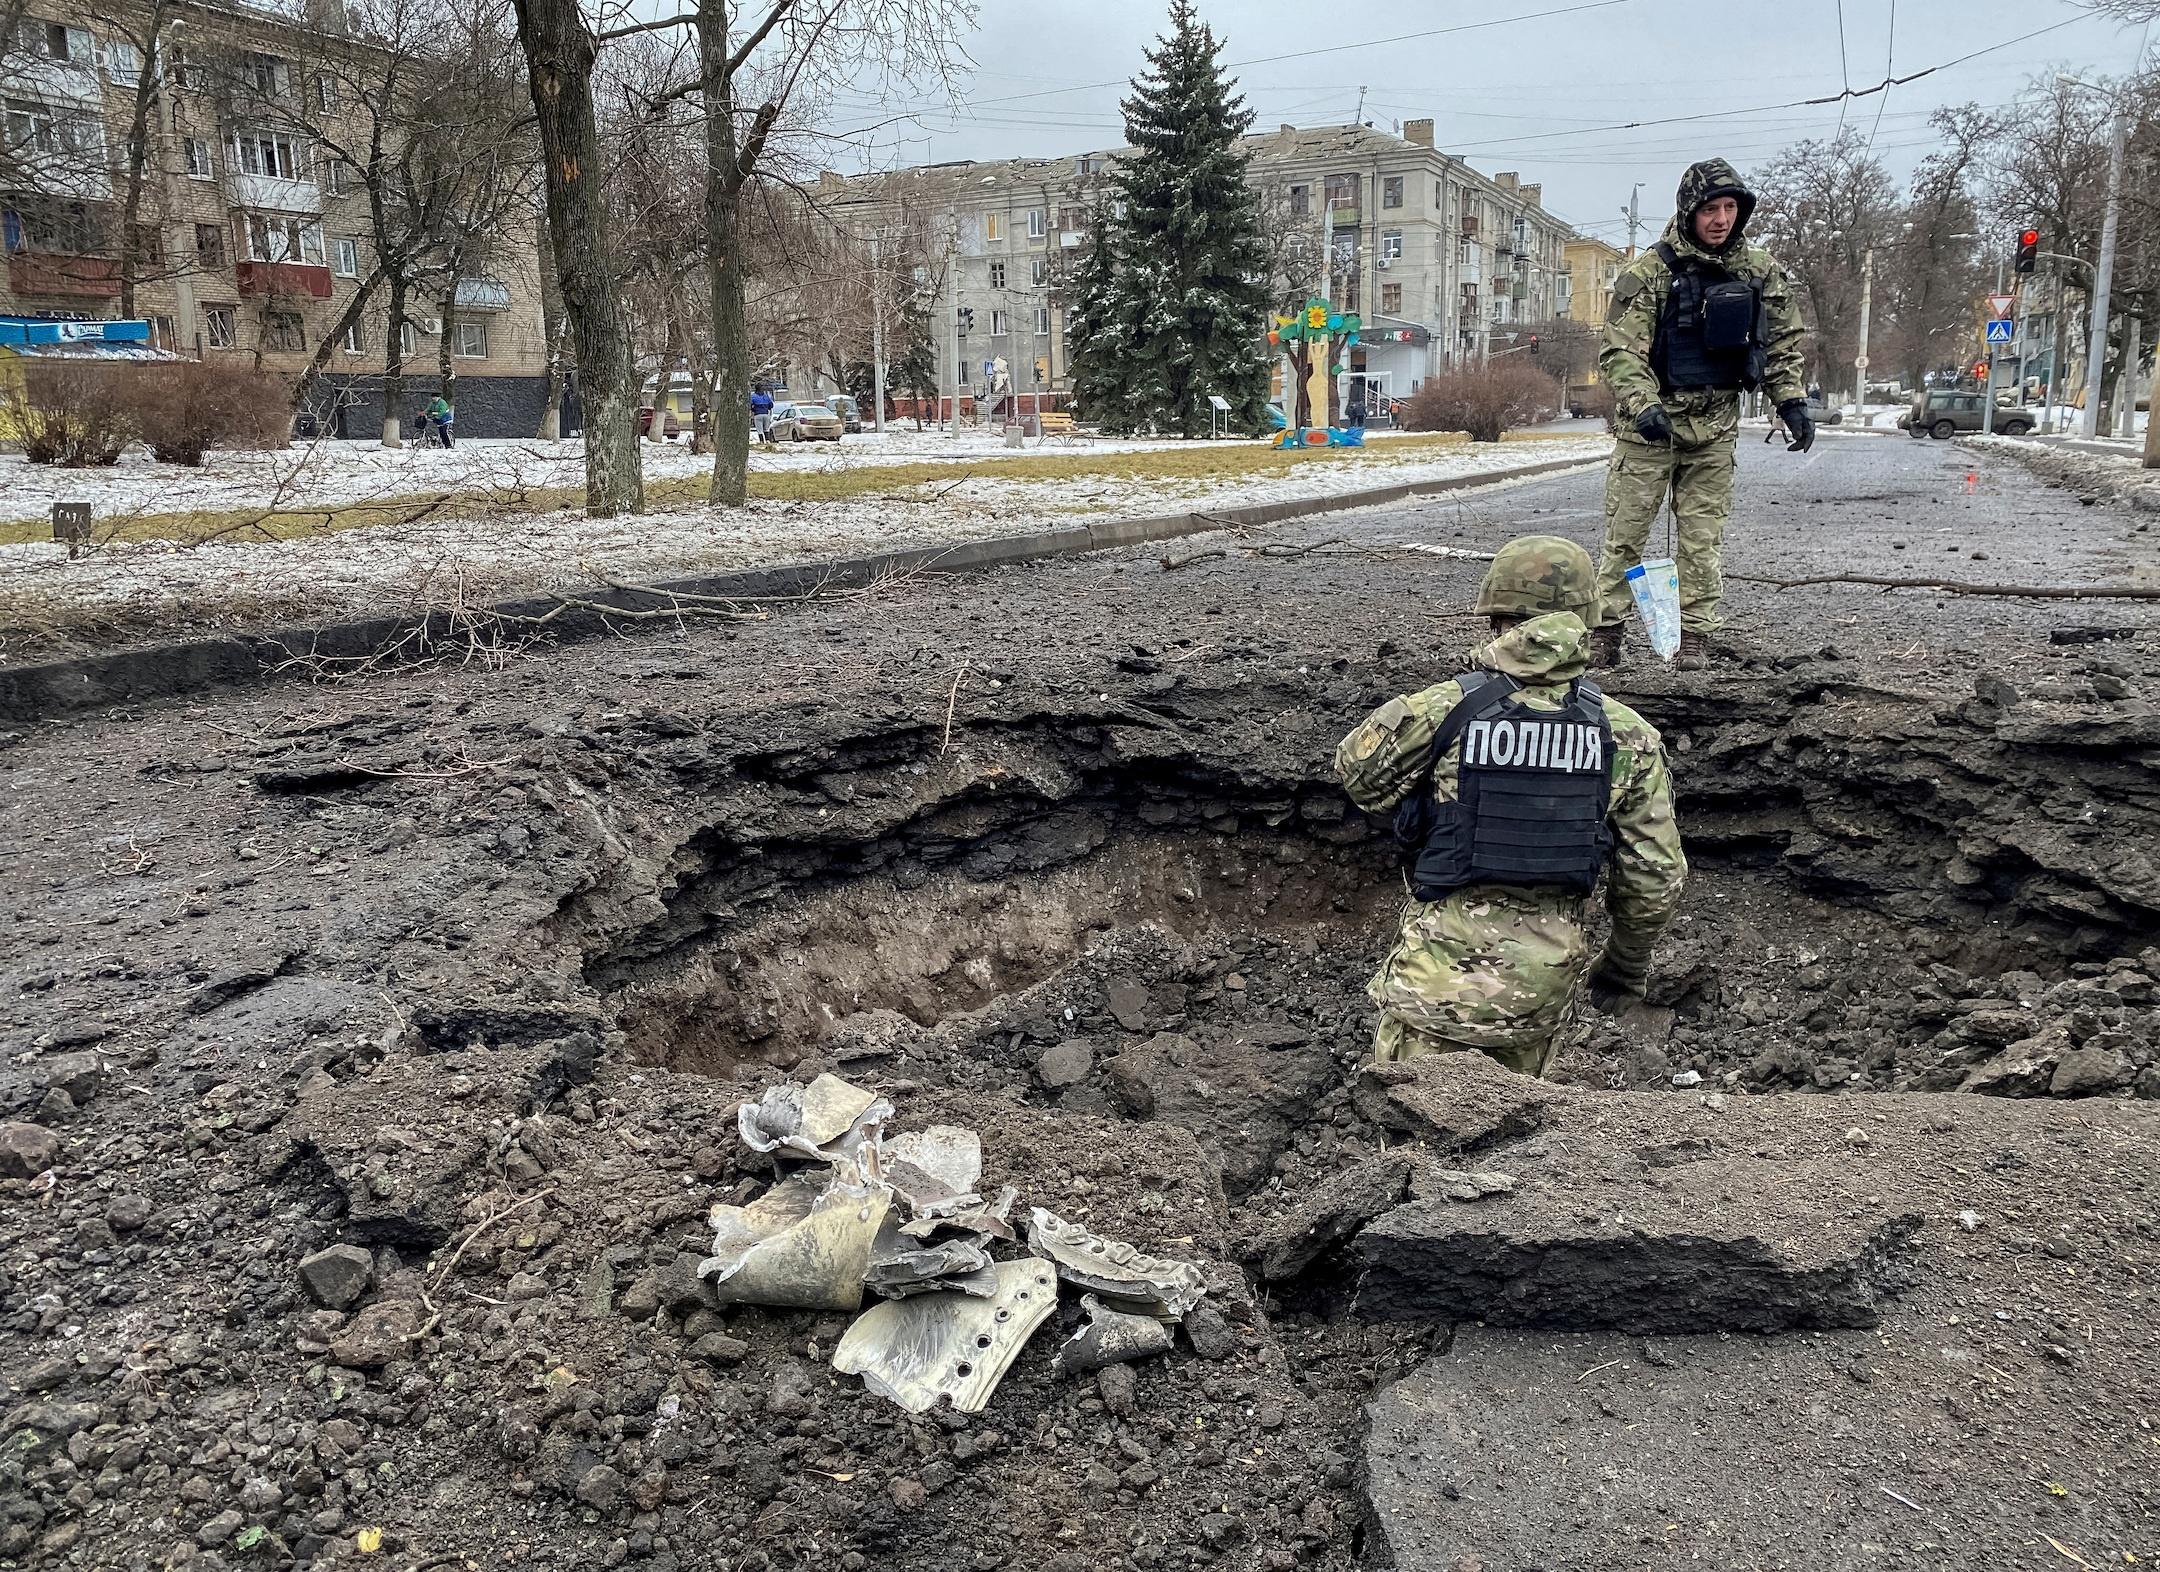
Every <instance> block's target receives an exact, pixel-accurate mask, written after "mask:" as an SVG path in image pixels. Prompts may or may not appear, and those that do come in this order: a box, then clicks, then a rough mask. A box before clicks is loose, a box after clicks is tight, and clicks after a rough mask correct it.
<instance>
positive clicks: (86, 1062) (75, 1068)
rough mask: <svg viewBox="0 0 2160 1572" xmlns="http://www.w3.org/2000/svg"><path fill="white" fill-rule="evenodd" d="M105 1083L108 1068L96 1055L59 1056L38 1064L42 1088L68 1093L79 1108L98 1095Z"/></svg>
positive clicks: (74, 1054) (58, 1054)
mask: <svg viewBox="0 0 2160 1572" xmlns="http://www.w3.org/2000/svg"><path fill="white" fill-rule="evenodd" d="M104 1080H105V1069H104V1066H103V1065H101V1064H100V1063H99V1062H98V1056H97V1055H96V1054H94V1053H56V1054H54V1055H52V1056H51V1057H50V1058H48V1059H45V1060H43V1061H41V1062H40V1063H39V1065H38V1085H40V1086H42V1087H44V1088H45V1089H46V1090H47V1091H55V1092H65V1093H67V1094H68V1096H69V1097H71V1098H73V1099H74V1100H75V1103H76V1106H78V1107H80V1106H81V1105H82V1104H84V1103H87V1102H88V1101H90V1099H91V1098H93V1097H95V1096H97V1094H98V1088H99V1087H100V1086H101V1085H103V1084H104Z"/></svg>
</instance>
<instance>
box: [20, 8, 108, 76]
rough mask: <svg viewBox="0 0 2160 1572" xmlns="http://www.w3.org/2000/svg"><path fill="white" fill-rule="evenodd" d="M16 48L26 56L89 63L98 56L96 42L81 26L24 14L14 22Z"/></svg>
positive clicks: (77, 63) (76, 63)
mask: <svg viewBox="0 0 2160 1572" xmlns="http://www.w3.org/2000/svg"><path fill="white" fill-rule="evenodd" d="M15 47H16V48H18V49H20V50H21V51H22V52H23V53H24V54H26V55H37V56H40V57H42V58H44V59H47V60H61V61H66V62H68V63H70V64H73V65H88V64H90V62H91V61H92V60H93V59H94V58H95V57H96V52H97V44H96V42H95V40H93V39H92V38H91V36H90V35H89V34H88V33H86V32H84V31H83V30H82V29H81V28H79V27H69V26H68V25H67V24H66V23H64V22H40V21H37V20H35V19H34V18H31V17H27V16H26V17H22V18H21V19H19V20H18V21H17V22H16V23H15Z"/></svg>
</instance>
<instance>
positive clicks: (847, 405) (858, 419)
mask: <svg viewBox="0 0 2160 1572" xmlns="http://www.w3.org/2000/svg"><path fill="white" fill-rule="evenodd" d="M825 407H826V408H827V409H829V410H831V411H832V412H833V413H834V414H835V415H838V416H839V417H840V425H841V428H842V429H843V430H845V431H849V432H857V431H861V430H862V428H863V423H862V410H861V409H860V408H858V407H857V405H856V403H855V401H854V400H853V399H851V398H849V397H848V396H847V395H846V394H845V393H835V394H834V395H833V396H832V397H831V398H829V399H827V400H826V401H825Z"/></svg>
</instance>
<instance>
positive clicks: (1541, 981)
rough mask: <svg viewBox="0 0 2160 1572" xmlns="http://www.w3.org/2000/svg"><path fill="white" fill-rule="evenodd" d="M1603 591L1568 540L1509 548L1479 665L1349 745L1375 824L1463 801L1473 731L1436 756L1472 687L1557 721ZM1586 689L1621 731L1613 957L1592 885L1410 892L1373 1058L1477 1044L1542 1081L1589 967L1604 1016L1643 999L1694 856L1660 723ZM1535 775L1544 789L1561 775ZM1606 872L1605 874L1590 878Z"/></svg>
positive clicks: (1352, 781)
mask: <svg viewBox="0 0 2160 1572" xmlns="http://www.w3.org/2000/svg"><path fill="white" fill-rule="evenodd" d="M1594 585H1595V575H1594V571H1593V569H1592V567H1591V563H1590V555H1589V553H1588V552H1586V551H1584V550H1583V549H1582V547H1580V546H1578V545H1576V544H1574V543H1573V542H1572V541H1566V540H1561V539H1559V538H1557V537H1555V536H1551V535H1531V536H1525V537H1524V538H1522V539H1520V540H1515V541H1511V542H1510V543H1509V544H1508V545H1507V546H1506V547H1504V548H1502V550H1501V551H1500V552H1499V553H1498V555H1497V556H1496V558H1495V560H1494V562H1493V565H1492V570H1491V571H1490V572H1489V573H1488V574H1487V575H1486V577H1485V582H1484V585H1483V587H1482V588H1481V589H1480V590H1479V592H1478V599H1477V606H1476V609H1477V610H1478V611H1480V612H1482V613H1484V614H1486V615H1487V616H1488V617H1490V618H1491V627H1492V633H1493V637H1492V638H1491V639H1490V641H1489V642H1487V643H1485V644H1483V645H1481V646H1480V647H1479V648H1478V649H1476V650H1475V651H1473V652H1472V655H1471V662H1472V665H1473V667H1474V668H1475V669H1474V670H1473V671H1471V672H1466V673H1465V674H1464V675H1463V676H1462V677H1459V678H1456V679H1454V680H1452V681H1448V682H1443V683H1441V684H1439V685H1438V686H1437V687H1431V688H1427V689H1425V690H1424V691H1423V692H1422V693H1413V694H1408V695H1405V696H1404V697H1401V698H1396V699H1390V700H1389V701H1388V702H1387V703H1386V704H1384V705H1382V706H1381V707H1380V708H1379V709H1377V710H1375V711H1374V712H1373V713H1372V714H1371V715H1370V716H1368V717H1367V718H1366V720H1365V721H1364V723H1363V724H1362V725H1360V726H1359V727H1358V728H1357V730H1355V731H1353V732H1351V733H1350V735H1349V736H1348V737H1346V738H1344V739H1343V742H1342V745H1341V746H1340V747H1339V748H1337V749H1336V752H1335V769H1336V773H1337V774H1339V775H1340V776H1341V777H1342V781H1343V784H1344V786H1345V787H1346V788H1348V790H1349V793H1350V797H1351V800H1352V801H1354V802H1355V803H1356V804H1357V805H1358V806H1359V807H1360V808H1363V809H1364V810H1366V811H1367V812H1368V813H1388V812H1391V811H1396V810H1397V809H1398V808H1400V807H1401V805H1403V804H1404V803H1405V802H1406V800H1409V799H1412V798H1413V797H1414V796H1415V794H1417V793H1421V792H1429V793H1430V794H1431V797H1432V799H1433V801H1434V802H1435V803H1436V804H1448V803H1453V802H1455V801H1456V799H1457V797H1458V794H1459V786H1460V783H1461V781H1462V780H1463V778H1464V777H1463V773H1462V771H1463V759H1464V757H1465V750H1466V749H1468V748H1470V747H1472V745H1473V742H1474V740H1475V739H1474V734H1473V733H1466V732H1464V731H1463V730H1462V724H1463V723H1462V722H1461V720H1460V719H1459V718H1458V720H1457V722H1456V723H1455V725H1454V726H1453V728H1451V729H1452V730H1453V731H1454V732H1455V738H1454V740H1453V741H1452V742H1451V743H1449V744H1448V745H1447V746H1446V747H1445V748H1444V749H1443V750H1439V751H1436V750H1435V747H1434V743H1435V740H1436V737H1438V736H1439V735H1440V734H1441V732H1442V729H1443V723H1445V722H1446V721H1447V718H1448V716H1449V714H1450V712H1451V711H1453V710H1454V709H1455V708H1456V706H1457V705H1458V704H1463V703H1464V702H1465V700H1464V694H1465V691H1466V688H1465V685H1466V683H1468V684H1471V685H1472V688H1473V691H1474V692H1475V693H1477V694H1482V693H1486V692H1494V691H1498V692H1501V693H1502V694H1503V695H1505V690H1506V689H1507V688H1509V687H1513V689H1514V692H1513V693H1512V695H1506V696H1504V697H1503V698H1502V699H1501V700H1498V701H1496V702H1501V703H1505V704H1507V705H1510V706H1515V707H1514V708H1511V709H1509V710H1508V711H1507V713H1509V714H1514V715H1530V716H1533V717H1535V716H1546V717H1548V718H1549V717H1550V716H1551V715H1552V714H1553V713H1554V712H1558V711H1561V710H1562V709H1563V707H1564V706H1566V705H1568V704H1569V703H1570V701H1571V700H1576V699H1577V696H1578V691H1579V690H1578V688H1577V686H1576V684H1577V683H1578V681H1579V679H1581V678H1582V676H1583V673H1584V672H1585V670H1586V669H1587V668H1588V666H1589V638H1590V636H1589V630H1588V629H1587V628H1586V626H1585V625H1584V622H1583V617H1584V616H1585V615H1586V614H1587V613H1589V611H1590V610H1591V607H1592V606H1593V604H1594ZM1481 673H1482V674H1490V673H1500V674H1504V675H1505V676H1506V677H1507V678H1510V679H1512V682H1510V683H1496V684H1493V686H1492V687H1490V688H1486V687H1480V686H1477V685H1478V684H1481V683H1488V682H1491V679H1490V678H1489V677H1487V676H1481V675H1480V674H1481ZM1587 695H1588V698H1589V700H1590V701H1592V702H1594V703H1597V704H1602V706H1603V712H1604V718H1605V721H1606V723H1607V725H1608V726H1609V728H1610V754H1609V760H1608V762H1607V768H1609V771H1610V785H1609V787H1608V786H1606V785H1605V783H1604V777H1603V775H1602V774H1601V775H1600V777H1599V778H1598V780H1597V782H1596V784H1595V786H1594V787H1593V788H1592V789H1593V790H1595V791H1596V792H1597V793H1599V796H1597V797H1595V798H1593V803H1594V806H1593V807H1592V809H1591V814H1592V817H1593V819H1602V828H1603V830H1604V831H1607V832H1609V835H1610V840H1609V848H1610V850H1609V861H1608V862H1607V863H1606V865H1605V866H1606V878H1605V902H1606V907H1607V910H1608V911H1609V912H1610V914H1611V917H1612V933H1611V937H1610V938H1609V939H1608V940H1607V941H1606V944H1605V948H1604V950H1603V952H1602V953H1601V954H1600V955H1599V956H1598V958H1597V960H1596V962H1595V963H1594V964H1593V963H1592V962H1591V959H1590V954H1589V939H1588V935H1587V933H1586V932H1585V929H1584V922H1583V910H1584V905H1585V902H1586V893H1585V892H1586V891H1587V889H1588V887H1589V884H1588V881H1586V882H1584V883H1583V884H1582V885H1581V887H1579V888H1565V887H1562V886H1559V885H1555V884H1520V885H1516V884H1495V883H1470V884H1465V885H1464V886H1463V887H1461V888H1455V889H1450V890H1448V891H1446V892H1445V893H1444V894H1442V895H1440V897H1439V898H1438V899H1430V900H1421V899H1418V898H1417V895H1418V889H1417V886H1416V885H1415V884H1414V882H1413V884H1412V895H1411V899H1410V900H1409V901H1408V902H1407V903H1406V904H1405V906H1404V908H1403V913H1402V920H1401V930H1400V934H1399V936H1398V938H1397V940H1396V943H1395V947H1394V948H1393V949H1392V950H1391V951H1390V952H1389V954H1388V957H1387V959H1386V960H1385V961H1383V962H1382V963H1381V966H1380V970H1379V972H1378V973H1377V974H1376V975H1375V976H1374V977H1373V979H1372V982H1371V983H1370V984H1369V985H1368V987H1367V990H1366V991H1367V992H1368V993H1369V994H1370V995H1371V996H1372V998H1373V1000H1374V1002H1375V1003H1377V1004H1378V1005H1379V1006H1380V1028H1379V1033H1378V1037H1377V1039H1376V1042H1375V1047H1374V1052H1375V1056H1376V1057H1377V1058H1378V1059H1380V1060H1381V1061H1383V1062H1386V1061H1392V1060H1402V1059H1414V1058H1417V1057H1419V1056H1420V1055H1423V1054H1428V1053H1457V1052H1461V1051H1463V1050H1465V1049H1479V1050H1482V1051H1483V1052H1485V1053H1487V1054H1490V1055H1491V1056H1492V1057H1493V1058H1495V1059H1497V1060H1499V1061H1500V1062H1501V1063H1502V1064H1504V1065H1507V1066H1508V1067H1509V1068H1510V1069H1514V1070H1519V1071H1521V1072H1523V1073H1524V1074H1526V1075H1542V1074H1544V1073H1545V1069H1546V1067H1547V1066H1548V1065H1549V1064H1550V1063H1551V1062H1552V1059H1553V1056H1554V1052H1555V1050H1556V1048H1557V1046H1558V1039H1559V1037H1560V1034H1561V1029H1562V1028H1563V1027H1564V1026H1565V1025H1566V1024H1567V1023H1568V1021H1569V1018H1570V1015H1571V1012H1572V1009H1573V1006H1574V1002H1575V998H1576V994H1577V991H1578V989H1579V988H1580V986H1581V984H1582V982H1583V979H1584V975H1585V973H1588V974H1589V978H1590V992H1591V997H1592V1000H1593V1001H1594V1002H1597V1003H1599V1004H1601V1005H1609V1004H1611V1003H1613V1002H1615V1001H1617V1000H1618V999H1619V998H1622V997H1627V996H1634V997H1640V995H1641V994H1642V992H1643V987H1644V983H1645V980H1646V978H1647V974H1648V971H1649V965H1650V949H1651V946H1652V944H1654V943H1655V942H1656V939H1657V936H1658V935H1659V934H1660V933H1661V932H1663V930H1664V928H1665V925H1666V923H1667V922H1668V921H1670V920H1671V918H1672V914H1673V911H1674V910H1675V908H1676V907H1678V905H1679V903H1680V888H1681V884H1682V882H1683V881H1684V880H1685V878H1686V877H1687V858H1686V856H1685V855H1684V854H1683V853H1682V851H1681V849H1680V831H1679V826H1678V825H1677V824H1676V823H1675V822H1674V819H1673V803H1672V783H1671V780H1670V778H1669V777H1668V776H1667V774H1666V770H1665V750H1664V746H1663V744H1662V743H1661V742H1660V741H1659V739H1658V734H1657V730H1656V728H1655V727H1653V726H1651V725H1650V723H1649V722H1648V721H1645V720H1644V719H1643V718H1642V717H1641V716H1639V715H1637V714H1636V713H1635V712H1634V711H1633V710H1631V709H1629V708H1628V707H1627V706H1626V705H1624V704H1619V703H1616V702H1614V701H1613V700H1612V699H1609V698H1605V697H1604V696H1603V695H1602V694H1599V693H1597V691H1596V689H1595V688H1594V687H1589V688H1587ZM1470 702H1471V703H1472V704H1481V703H1483V702H1485V701H1484V700H1483V699H1482V698H1477V697H1474V698H1473V699H1472V700H1471V701H1470ZM1578 702H1579V701H1578ZM1593 713H1594V711H1593ZM1472 725H1473V730H1474V725H1475V723H1472ZM1548 751H1549V750H1548ZM1529 779H1530V780H1531V781H1532V783H1533V788H1532V789H1533V790H1535V791H1539V792H1543V791H1545V790H1548V789H1549V787H1550V783H1551V780H1552V777H1550V776H1547V775H1542V774H1541V775H1535V776H1531V777H1529ZM1529 800H1534V801H1538V802H1545V801H1550V800H1552V799H1550V798H1548V797H1543V796H1539V797H1535V798H1532V799H1529ZM1472 811H1473V812H1475V811H1479V810H1476V809H1473V810H1472ZM1600 839H1601V842H1602V841H1603V837H1602V835H1601V837H1600ZM1600 855H1604V853H1602V852H1601V853H1600ZM1421 866H1422V865H1421ZM1595 878H1596V869H1595V866H1594V865H1593V867H1592V868H1591V869H1590V871H1589V875H1588V879H1589V880H1590V881H1594V880H1595Z"/></svg>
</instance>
